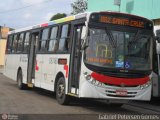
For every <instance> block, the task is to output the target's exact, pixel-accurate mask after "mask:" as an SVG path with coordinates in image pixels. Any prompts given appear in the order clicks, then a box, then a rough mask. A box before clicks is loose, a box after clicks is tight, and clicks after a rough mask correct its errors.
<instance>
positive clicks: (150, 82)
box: [140, 80, 152, 89]
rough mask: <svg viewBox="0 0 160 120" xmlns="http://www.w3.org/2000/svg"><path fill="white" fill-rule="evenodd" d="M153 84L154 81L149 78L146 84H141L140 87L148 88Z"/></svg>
mask: <svg viewBox="0 0 160 120" xmlns="http://www.w3.org/2000/svg"><path fill="white" fill-rule="evenodd" d="M151 84H152V81H151V80H149V81H148V82H147V83H146V84H144V85H140V89H146V88H148V87H149V86H150V85H151Z"/></svg>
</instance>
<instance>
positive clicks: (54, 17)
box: [50, 13, 67, 21]
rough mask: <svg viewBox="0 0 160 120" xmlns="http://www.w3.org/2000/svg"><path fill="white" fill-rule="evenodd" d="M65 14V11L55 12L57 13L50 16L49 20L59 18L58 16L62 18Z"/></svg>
mask: <svg viewBox="0 0 160 120" xmlns="http://www.w3.org/2000/svg"><path fill="white" fill-rule="evenodd" d="M66 16H67V14H65V13H57V14H55V15H53V16H52V17H51V19H50V21H52V20H56V19H60V18H64V17H66Z"/></svg>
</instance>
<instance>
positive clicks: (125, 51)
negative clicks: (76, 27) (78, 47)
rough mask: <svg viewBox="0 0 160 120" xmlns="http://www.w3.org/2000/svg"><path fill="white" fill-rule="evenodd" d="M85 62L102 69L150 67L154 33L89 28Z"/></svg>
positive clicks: (147, 68)
mask: <svg viewBox="0 0 160 120" xmlns="http://www.w3.org/2000/svg"><path fill="white" fill-rule="evenodd" d="M87 40H88V46H87V48H86V50H85V57H84V61H85V62H86V63H87V64H89V65H93V66H94V67H96V66H97V67H100V68H112V69H126V70H140V71H148V70H151V55H152V54H151V44H152V32H151V31H150V30H143V29H137V30H134V31H119V30H116V29H113V30H111V29H103V28H92V27H91V28H89V33H88V38H87Z"/></svg>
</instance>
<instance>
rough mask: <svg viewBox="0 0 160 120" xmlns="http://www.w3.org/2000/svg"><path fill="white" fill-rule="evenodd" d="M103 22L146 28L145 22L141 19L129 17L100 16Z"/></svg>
mask: <svg viewBox="0 0 160 120" xmlns="http://www.w3.org/2000/svg"><path fill="white" fill-rule="evenodd" d="M99 21H100V22H102V23H110V24H116V25H124V26H132V27H139V28H145V26H144V25H145V23H144V22H143V21H140V20H130V19H127V18H116V17H110V16H100V19H99Z"/></svg>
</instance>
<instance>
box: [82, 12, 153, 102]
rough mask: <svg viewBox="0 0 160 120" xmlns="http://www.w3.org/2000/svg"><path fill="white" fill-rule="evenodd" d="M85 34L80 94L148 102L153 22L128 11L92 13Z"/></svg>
mask: <svg viewBox="0 0 160 120" xmlns="http://www.w3.org/2000/svg"><path fill="white" fill-rule="evenodd" d="M86 36H87V37H86V40H85V42H86V43H85V50H84V52H83V53H84V54H83V60H82V63H81V64H82V65H81V67H82V69H81V76H80V88H79V90H80V91H79V96H80V97H89V98H100V99H109V100H111V102H113V101H118V102H123V101H125V100H144V101H149V100H150V98H151V88H152V86H151V72H152V52H153V50H152V44H153V23H152V22H151V21H150V20H147V19H145V18H141V17H137V16H132V15H127V14H121V13H107V12H100V13H93V14H91V15H90V18H89V23H88V32H87V35H86Z"/></svg>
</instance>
